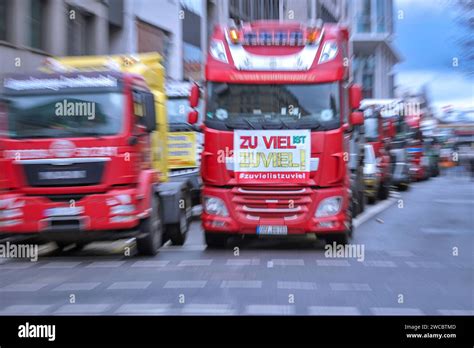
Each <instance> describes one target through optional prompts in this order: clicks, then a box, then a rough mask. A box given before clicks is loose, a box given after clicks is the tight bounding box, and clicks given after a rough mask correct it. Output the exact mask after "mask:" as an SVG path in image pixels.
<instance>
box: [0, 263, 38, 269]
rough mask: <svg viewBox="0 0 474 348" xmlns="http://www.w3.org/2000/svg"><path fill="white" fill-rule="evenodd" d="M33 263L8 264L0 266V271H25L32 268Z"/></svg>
mask: <svg viewBox="0 0 474 348" xmlns="http://www.w3.org/2000/svg"><path fill="white" fill-rule="evenodd" d="M34 265H35V263H33V262H10V263H5V264H1V265H0V269H26V268H30V267H32V266H34Z"/></svg>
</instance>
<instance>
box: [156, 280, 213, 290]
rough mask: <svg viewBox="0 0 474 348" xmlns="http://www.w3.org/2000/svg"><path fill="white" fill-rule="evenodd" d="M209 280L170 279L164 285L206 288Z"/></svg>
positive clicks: (179, 287) (182, 287)
mask: <svg viewBox="0 0 474 348" xmlns="http://www.w3.org/2000/svg"><path fill="white" fill-rule="evenodd" d="M206 284H207V280H169V281H167V282H166V284H165V285H164V288H165V289H194V288H204V287H205V286H206Z"/></svg>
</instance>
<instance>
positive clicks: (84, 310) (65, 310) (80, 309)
mask: <svg viewBox="0 0 474 348" xmlns="http://www.w3.org/2000/svg"><path fill="white" fill-rule="evenodd" d="M111 306H112V305H111V304H105V303H101V304H95V303H91V304H67V305H64V306H61V307H59V309H58V310H57V311H56V312H54V313H55V314H100V313H103V312H105V311H106V310H107V309H109V308H110V307H111Z"/></svg>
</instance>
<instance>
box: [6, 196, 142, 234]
mask: <svg viewBox="0 0 474 348" xmlns="http://www.w3.org/2000/svg"><path fill="white" fill-rule="evenodd" d="M140 206H143V204H141V197H137V192H136V190H135V189H124V190H113V191H109V192H107V193H101V194H90V195H86V196H84V197H82V198H80V197H79V198H77V201H76V200H75V199H67V198H66V200H64V199H61V200H60V201H57V199H55V198H53V197H44V196H26V195H23V194H3V195H2V196H0V233H1V234H14V235H18V234H33V235H34V234H37V235H40V234H48V235H54V234H57V235H58V236H59V235H63V234H69V235H74V234H76V235H77V236H80V235H82V234H87V233H89V232H100V231H104V232H105V231H108V232H110V231H133V230H135V229H136V228H137V226H138V225H139V223H140V219H142V218H144V217H146V216H147V214H148V213H149V211H148V210H143V209H142V210H140Z"/></svg>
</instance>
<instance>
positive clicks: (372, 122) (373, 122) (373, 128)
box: [364, 117, 379, 141]
mask: <svg viewBox="0 0 474 348" xmlns="http://www.w3.org/2000/svg"><path fill="white" fill-rule="evenodd" d="M364 130H365V138H366V139H367V140H368V141H375V140H377V138H378V136H379V121H378V119H377V118H376V117H369V118H366V119H365V120H364Z"/></svg>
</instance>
